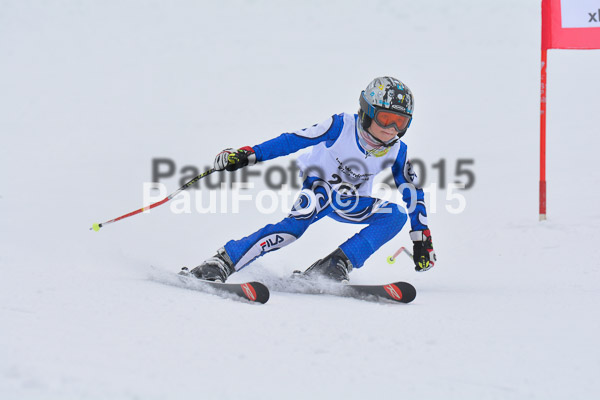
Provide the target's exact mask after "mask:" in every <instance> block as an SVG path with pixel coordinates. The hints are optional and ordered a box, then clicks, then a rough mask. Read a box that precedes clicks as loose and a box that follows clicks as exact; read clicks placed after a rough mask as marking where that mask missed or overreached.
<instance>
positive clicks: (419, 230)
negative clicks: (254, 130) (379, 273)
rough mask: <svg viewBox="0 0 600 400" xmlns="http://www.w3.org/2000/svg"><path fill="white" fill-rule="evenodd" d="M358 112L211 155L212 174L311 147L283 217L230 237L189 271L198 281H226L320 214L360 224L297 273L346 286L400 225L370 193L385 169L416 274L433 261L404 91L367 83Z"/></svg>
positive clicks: (391, 83) (409, 100) (409, 99)
mask: <svg viewBox="0 0 600 400" xmlns="http://www.w3.org/2000/svg"><path fill="white" fill-rule="evenodd" d="M359 102H360V109H359V111H358V114H354V115H352V114H346V113H342V114H338V115H333V116H332V117H330V118H328V119H327V120H326V121H324V122H322V123H320V124H317V125H314V126H312V127H310V128H307V129H303V130H301V131H297V132H294V133H284V134H282V135H280V136H279V137H276V138H274V139H271V140H268V141H266V142H264V143H261V144H258V145H256V146H253V147H242V148H240V149H237V150H234V149H231V148H229V149H225V150H223V151H222V152H220V153H219V154H218V155H217V156H216V158H215V163H214V164H215V166H214V168H215V169H216V170H219V171H221V170H227V171H235V170H237V169H239V168H242V167H245V166H247V165H253V164H255V163H257V162H259V161H267V160H270V159H273V158H276V157H281V156H285V155H288V154H290V153H294V152H296V151H298V150H300V149H303V148H306V147H309V146H314V147H313V148H312V151H311V152H310V153H308V154H303V155H301V156H300V157H299V159H298V165H299V167H300V170H301V171H302V175H303V176H304V178H305V180H304V182H303V185H302V191H301V192H300V195H299V197H298V199H297V200H296V203H295V204H294V206H293V207H292V210H291V212H290V214H289V215H288V216H287V217H286V218H284V219H283V220H282V221H280V222H279V223H277V224H269V225H267V226H265V227H264V228H262V229H259V230H258V231H256V232H254V233H253V234H251V235H249V236H247V237H244V238H242V239H239V240H230V241H229V242H227V243H226V244H225V246H224V247H222V248H220V249H219V250H218V251H217V254H215V255H214V256H213V257H212V258H209V259H208V260H206V261H204V262H203V263H202V264H200V265H199V266H198V267H196V268H194V269H192V271H191V273H192V274H193V275H194V276H196V277H197V278H200V279H206V280H211V281H220V282H225V280H226V279H227V278H228V277H229V275H231V274H232V273H234V272H235V271H239V270H240V269H241V268H243V267H245V266H246V265H248V264H250V263H251V262H252V261H254V260H255V259H256V258H258V257H260V256H262V255H263V254H265V253H268V252H270V251H273V250H277V249H280V248H282V247H284V246H287V245H288V244H290V243H292V242H293V241H295V240H296V239H298V238H299V237H300V236H302V234H303V233H304V232H305V231H306V229H307V228H308V227H309V226H310V225H311V224H313V223H314V222H316V221H318V220H320V219H321V218H323V217H325V216H329V217H331V218H333V219H335V220H336V221H339V222H345V223H351V224H367V226H366V227H365V228H363V229H362V230H361V231H360V232H358V233H357V234H355V235H354V236H352V237H351V238H350V239H348V240H346V242H344V243H343V244H341V245H340V246H339V247H338V248H337V249H335V250H334V251H333V252H332V253H331V254H329V255H328V256H326V257H325V258H323V259H320V260H318V261H316V262H315V263H314V264H313V265H311V266H310V267H309V268H308V269H307V270H306V271H305V272H304V274H305V275H307V276H324V277H326V278H329V279H332V280H335V281H340V282H348V279H349V278H348V274H349V273H350V271H352V269H353V268H360V267H362V266H363V264H364V263H365V261H366V260H367V259H368V258H369V257H370V256H371V255H372V254H373V253H374V252H375V251H377V249H379V248H380V247H381V246H382V245H383V244H384V243H386V242H387V241H389V240H390V239H392V238H393V237H394V236H396V234H397V233H398V232H400V230H401V229H402V227H403V226H404V224H405V222H406V220H407V215H406V212H405V211H404V209H403V208H401V207H400V206H398V205H397V204H394V203H389V202H386V201H383V200H381V199H377V198H374V197H370V196H371V191H372V185H373V178H374V176H375V175H377V174H378V173H379V172H381V171H382V170H383V169H384V168H388V167H389V166H391V168H392V174H393V176H394V181H395V183H396V185H397V186H398V188H399V189H400V190H401V192H402V197H403V200H404V202H405V203H406V205H407V208H408V210H409V211H410V212H409V217H410V224H411V228H412V230H411V231H410V238H411V239H412V241H413V259H414V262H415V269H416V270H417V271H427V270H428V269H430V268H432V267H433V266H434V262H435V261H436V256H435V252H434V251H433V246H432V240H431V234H430V232H429V228H428V227H427V212H426V209H425V202H424V195H423V190H422V189H420V188H416V187H415V186H414V180H415V178H416V175H415V174H414V172H413V170H412V167H411V165H410V162H409V160H408V158H407V155H406V144H404V143H403V142H402V141H400V138H401V137H402V136H403V135H404V134H405V133H406V130H407V129H408V127H409V126H410V122H411V120H412V114H413V109H414V100H413V95H412V92H411V91H410V89H409V88H408V87H407V86H406V85H404V84H403V83H402V82H400V81H399V80H398V79H395V78H392V77H380V78H376V79H374V80H373V81H372V82H371V83H369V85H368V86H367V88H366V89H365V90H364V91H362V93H361V95H360V98H359Z"/></svg>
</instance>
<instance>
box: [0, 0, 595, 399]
mask: <svg viewBox="0 0 600 400" xmlns="http://www.w3.org/2000/svg"><path fill="white" fill-rule="evenodd" d="M539 48H540V1H538V0H527V1H525V0H506V1H501V2H500V1H496V0H477V1H475V0H469V1H467V0H457V1H446V0H433V1H428V2H415V1H405V0H397V1H391V0H390V1H387V0H376V1H371V2H364V1H302V2H275V1H264V0H254V1H250V0H246V1H241V0H238V1H224V2H208V1H192V0H179V1H169V2H148V1H141V0H140V1H97V2H81V1H70V0H65V1H60V2H45V1H41V0H38V1H35V0H29V1H17V0H2V1H1V2H0V54H1V61H0V134H1V135H2V136H1V138H2V145H1V146H0V183H1V186H0V221H1V222H0V227H1V228H0V268H1V273H0V398H3V399H30V398H31V399H65V398H71V399H74V398H85V399H107V398H113V399H130V398H131V399H133V398H143V399H174V398H202V399H233V398H241V397H243V398H245V399H259V398H261V399H262V398H291V399H305V398H315V399H330V398H347V399H363V398H367V397H368V398H381V397H383V396H386V397H387V396H402V397H403V398H409V399H417V398H423V399H436V398H438V399H564V398H571V399H591V398H597V397H598V396H600V383H598V379H597V377H598V375H599V374H600V346H599V345H598V337H599V333H600V318H598V308H599V307H598V305H599V304H600V258H599V256H598V251H597V247H598V246H597V241H598V239H599V238H600V231H599V228H600V211H599V210H598V204H599V203H600V190H599V189H598V187H600V173H599V170H598V167H597V152H598V148H599V147H600V135H599V133H600V128H599V125H598V109H599V108H600V81H599V80H598V79H597V77H598V70H599V69H600V52H598V51H551V52H550V54H549V60H548V62H549V67H548V74H549V77H548V215H549V219H548V221H547V222H544V223H540V222H538V220H537V196H538V162H539V161H538V160H539V158H538V148H539V145H538V135H539V71H540V61H539V60H540V52H539ZM380 75H392V76H395V77H398V78H400V79H401V80H403V81H404V82H405V83H406V84H408V85H409V86H410V88H411V89H412V90H413V92H414V94H415V99H416V108H415V116H414V121H413V123H412V126H411V128H410V129H409V132H408V134H407V135H406V137H405V142H406V143H407V144H408V146H409V155H410V156H411V157H414V158H418V159H420V160H422V161H423V163H424V164H425V165H426V175H427V179H426V182H427V184H428V185H429V184H432V183H434V186H435V182H439V181H440V171H439V170H440V168H439V166H438V168H437V169H436V168H434V167H433V166H432V165H433V164H436V163H438V162H439V161H440V160H442V159H443V160H446V161H445V176H444V178H445V181H446V182H445V183H446V184H448V183H452V182H454V181H455V180H458V181H462V182H464V181H465V178H466V175H460V176H456V165H457V160H460V159H470V160H474V163H473V164H469V165H463V167H467V168H468V169H470V170H471V171H472V172H473V174H474V176H475V183H474V185H473V186H472V187H471V188H470V189H467V190H463V191H459V192H458V193H460V194H462V195H463V196H464V199H465V201H466V206H465V208H464V211H463V212H460V213H452V212H449V211H448V209H447V207H450V209H451V210H452V209H453V208H456V207H457V206H458V204H459V203H458V200H456V199H452V198H450V199H448V198H447V196H448V195H449V194H450V195H452V194H453V193H456V190H454V191H452V192H450V191H449V190H447V189H438V190H437V191H436V192H435V196H431V195H430V196H429V203H430V205H429V207H430V208H429V209H430V216H429V225H430V227H431V231H432V234H433V239H434V246H435V249H436V252H437V253H438V256H439V262H438V264H437V265H436V267H435V268H434V269H433V270H431V271H429V272H426V273H422V274H418V273H416V272H415V271H414V269H413V266H412V263H411V261H410V260H409V259H408V258H406V257H401V258H399V259H398V261H397V262H396V263H395V264H393V265H389V264H387V263H386V258H387V256H389V255H391V254H392V253H393V252H394V251H395V250H396V249H397V248H398V247H400V246H402V245H409V244H410V241H409V237H408V228H405V230H403V231H402V232H401V233H400V234H399V235H398V236H397V237H396V238H395V239H394V240H393V241H391V242H390V243H388V244H387V245H385V246H384V247H383V248H382V249H380V250H379V251H378V252H377V253H376V254H374V255H373V256H372V257H371V258H370V259H369V260H368V261H367V264H366V265H365V266H364V267H363V268H362V269H360V270H356V271H354V272H352V281H353V282H357V283H383V282H389V281H395V280H405V281H408V282H411V283H413V284H414V285H415V286H416V288H417V291H418V295H417V298H416V300H415V301H414V302H413V303H412V304H410V305H397V304H376V303H369V302H364V301H358V300H352V299H343V298H336V297H331V296H310V295H299V294H290V293H280V292H273V293H272V297H271V300H270V301H269V302H268V303H267V304H266V305H264V306H255V305H250V304H245V303H241V302H237V301H233V300H228V299H221V298H218V297H215V296H213V295H209V294H203V293H199V292H196V291H188V290H183V289H181V288H178V287H173V286H169V285H165V284H163V283H162V282H161V276H164V274H167V273H168V272H170V271H173V272H174V271H177V270H178V269H179V268H180V267H181V266H183V265H188V266H194V265H197V264H198V263H199V262H201V261H202V260H203V259H205V258H207V257H209V256H211V255H212V254H213V252H214V251H215V250H216V249H217V248H219V247H220V246H222V245H223V244H224V243H225V242H226V241H227V240H229V239H232V238H240V237H242V236H245V235H247V234H249V233H251V232H253V231H254V230H255V229H257V228H259V227H261V226H263V225H264V224H267V223H273V222H276V221H278V220H280V219H281V218H283V217H284V216H285V215H286V213H285V212H284V211H282V210H280V209H278V210H276V211H274V212H271V213H268V214H265V213H261V212H259V211H258V209H257V206H256V204H255V203H254V202H252V201H246V202H243V203H242V206H241V207H240V210H239V212H238V213H233V212H231V207H230V208H229V211H228V212H216V213H200V212H197V211H196V210H195V209H194V208H192V209H191V211H190V212H189V213H185V212H184V213H177V212H174V211H177V210H173V209H172V208H171V206H170V205H163V206H161V207H159V208H157V209H155V210H153V211H152V212H150V213H149V214H143V215H137V216H135V217H132V218H130V219H127V220H123V221H120V222H118V223H115V224H113V225H110V226H106V227H104V228H102V229H101V230H100V232H98V233H96V232H92V231H89V230H88V228H89V227H91V224H92V223H94V222H102V221H106V220H109V219H111V218H114V217H117V216H119V215H122V214H124V213H126V212H129V211H132V210H134V209H136V208H139V207H140V206H141V205H142V194H143V191H142V185H143V183H144V182H150V181H151V178H152V167H151V166H152V164H151V162H152V159H154V158H167V159H171V160H173V161H174V162H175V163H176V173H175V174H174V176H173V177H171V178H166V179H162V180H161V183H164V184H165V185H166V188H167V190H168V192H171V191H174V190H175V189H177V188H178V187H179V186H180V180H182V179H183V178H184V177H185V176H190V172H189V171H187V172H185V171H184V172H181V170H182V169H183V168H184V167H186V166H193V167H196V168H198V169H199V170H202V169H203V168H204V167H206V166H208V165H210V164H211V162H212V159H213V158H214V155H215V154H216V153H217V152H218V151H220V150H221V149H223V148H226V147H240V146H244V145H254V144H257V143H260V142H262V141H264V140H267V139H270V138H272V137H275V136H277V135H279V134H280V133H282V132H289V131H293V130H297V129H300V128H304V127H307V126H310V125H312V124H314V123H317V122H320V121H322V120H324V119H325V118H327V117H328V116H330V115H332V114H334V113H340V112H355V111H356V110H357V109H358V96H359V93H360V91H361V90H362V89H363V88H364V87H365V86H366V85H367V83H368V82H369V81H370V80H371V79H372V78H373V77H375V76H380ZM295 157H296V155H291V156H288V157H285V158H282V159H277V160H273V161H271V162H270V163H265V165H262V166H255V167H253V170H254V171H260V172H261V173H262V174H263V175H260V176H253V177H250V182H253V183H254V184H255V187H254V188H253V189H250V190H247V191H245V192H244V193H245V194H251V195H253V196H256V195H257V194H258V193H259V192H261V190H262V189H264V187H265V182H264V176H265V175H264V174H265V172H266V171H267V168H268V167H272V166H281V167H284V168H287V167H288V165H289V163H290V161H291V160H293V159H294V158H295ZM213 192H214V193H215V196H217V199H220V196H222V195H223V193H224V191H221V190H214V191H213ZM190 193H191V198H192V199H195V198H198V197H200V196H201V193H202V196H206V197H204V200H205V201H207V199H208V195H209V192H208V191H206V190H203V191H202V192H200V191H197V190H193V191H191V192H190ZM290 198H291V199H293V195H290ZM267 200H268V199H267ZM265 204H266V202H265ZM434 208H435V211H434V210H433V209H434ZM218 211H219V210H218ZM357 229H359V227H357V226H351V225H340V224H337V223H335V222H334V221H333V220H324V221H320V222H319V223H317V224H316V225H314V226H312V227H311V228H310V229H309V230H308V231H307V232H306V234H305V235H304V236H303V237H302V238H301V239H300V240H298V241H297V242H296V243H294V244H293V245H291V246H289V247H287V248H285V249H283V250H279V251H277V252H274V253H270V254H268V255H267V256H265V257H263V258H261V259H259V260H258V261H257V262H255V263H254V264H252V265H251V266H249V267H248V268H246V269H245V270H243V271H242V272H240V273H238V274H236V275H234V276H232V277H231V280H232V281H236V282H241V281H244V280H248V279H252V280H268V279H271V278H274V277H283V276H287V275H288V274H290V273H291V272H292V270H294V269H303V268H306V267H307V266H308V265H310V264H311V263H312V262H313V261H315V260H316V259H318V258H320V257H322V256H324V255H326V254H328V253H329V252H331V251H332V250H333V249H335V247H336V246H337V245H339V244H340V243H342V242H343V241H344V240H345V239H346V238H347V237H349V236H350V235H352V234H353V233H354V232H356V230H357ZM152 266H154V268H152Z"/></svg>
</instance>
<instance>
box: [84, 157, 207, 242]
mask: <svg viewBox="0 0 600 400" xmlns="http://www.w3.org/2000/svg"><path fill="white" fill-rule="evenodd" d="M213 172H215V169H214V168H211V169H209V170H207V171H205V172H203V173H201V174H200V175H198V176H196V177H195V178H193V179H192V180H190V181H189V182H187V183H186V184H185V185H183V186H182V187H180V188H179V189H177V190H176V191H175V192H173V193H171V194H170V195H168V196H167V197H165V198H164V199H162V200H161V201H157V202H156V203H152V204H150V205H149V206H146V207H142V208H140V209H139V210H135V211H132V212H130V213H128V214H125V215H121V216H120V217H118V218H115V219H111V220H110V221H106V222H103V223H101V224H99V223H95V224H93V225H92V227H91V228H90V231H91V230H93V231H96V232H98V231H99V230H100V228H102V227H103V226H104V225H108V224H112V223H113V222H117V221H120V220H122V219H125V218H127V217H131V216H132V215H136V214H139V213H141V212H144V211H146V210H150V209H152V208H154V207H158V206H160V205H161V204H165V203H166V202H167V201H169V200H171V199H172V198H173V197H175V196H177V195H178V194H179V193H181V192H182V191H184V190H186V189H187V188H189V187H190V186H192V185H193V184H194V183H196V182H198V181H199V180H200V179H202V178H204V177H205V176H208V175H210V174H212V173H213Z"/></svg>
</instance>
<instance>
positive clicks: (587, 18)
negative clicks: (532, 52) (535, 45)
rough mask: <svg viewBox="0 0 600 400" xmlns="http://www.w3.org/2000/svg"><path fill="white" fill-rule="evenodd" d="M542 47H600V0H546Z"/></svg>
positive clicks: (543, 4) (543, 6)
mask: <svg viewBox="0 0 600 400" xmlns="http://www.w3.org/2000/svg"><path fill="white" fill-rule="evenodd" d="M542 49H600V0H542Z"/></svg>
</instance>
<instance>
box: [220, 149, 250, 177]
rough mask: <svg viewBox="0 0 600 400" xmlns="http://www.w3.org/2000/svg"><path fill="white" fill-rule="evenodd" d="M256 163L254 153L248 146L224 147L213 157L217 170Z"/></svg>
mask: <svg viewBox="0 0 600 400" xmlns="http://www.w3.org/2000/svg"><path fill="white" fill-rule="evenodd" d="M254 164H256V154H255V153H254V149H252V147H250V146H245V147H242V148H240V149H237V150H234V149H232V148H229V149H225V150H223V151H222V152H220V153H219V154H217V156H216V157H215V169H216V170H217V171H223V170H224V169H226V170H227V171H235V170H236V169H240V168H243V167H245V166H246V165H254Z"/></svg>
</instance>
